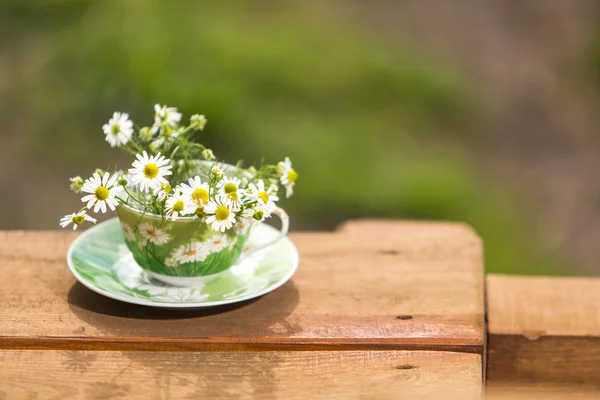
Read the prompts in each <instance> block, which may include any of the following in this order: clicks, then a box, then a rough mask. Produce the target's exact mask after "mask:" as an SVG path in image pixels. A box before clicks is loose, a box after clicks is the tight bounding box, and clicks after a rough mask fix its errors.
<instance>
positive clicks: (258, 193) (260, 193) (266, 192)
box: [246, 179, 279, 204]
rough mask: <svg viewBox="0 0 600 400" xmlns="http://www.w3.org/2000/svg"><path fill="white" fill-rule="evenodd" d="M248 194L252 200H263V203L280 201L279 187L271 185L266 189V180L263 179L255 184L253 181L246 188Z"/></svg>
mask: <svg viewBox="0 0 600 400" xmlns="http://www.w3.org/2000/svg"><path fill="white" fill-rule="evenodd" d="M246 196H247V197H249V198H250V199H252V200H256V201H258V202H262V203H263V204H268V203H274V202H276V201H279V197H278V196H277V187H275V186H273V185H271V186H269V188H268V189H265V181H263V180H262V179H261V180H259V181H258V183H257V184H256V185H255V184H254V183H251V184H250V185H248V189H246Z"/></svg>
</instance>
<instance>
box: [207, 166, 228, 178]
mask: <svg viewBox="0 0 600 400" xmlns="http://www.w3.org/2000/svg"><path fill="white" fill-rule="evenodd" d="M210 173H211V174H213V176H214V177H215V178H217V180H218V181H220V180H221V179H223V177H224V176H225V173H224V172H223V170H222V169H221V168H219V167H212V169H211V170H210Z"/></svg>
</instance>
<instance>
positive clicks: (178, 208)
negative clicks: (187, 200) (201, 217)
mask: <svg viewBox="0 0 600 400" xmlns="http://www.w3.org/2000/svg"><path fill="white" fill-rule="evenodd" d="M173 211H176V212H181V211H183V200H177V201H176V202H175V204H173Z"/></svg>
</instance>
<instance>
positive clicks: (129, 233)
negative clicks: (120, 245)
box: [121, 223, 135, 242]
mask: <svg viewBox="0 0 600 400" xmlns="http://www.w3.org/2000/svg"><path fill="white" fill-rule="evenodd" d="M121 229H122V230H123V236H124V237H125V240H127V241H129V242H133V241H134V240H135V232H134V231H133V228H132V227H131V226H129V225H127V224H125V223H122V224H121Z"/></svg>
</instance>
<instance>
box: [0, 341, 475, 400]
mask: <svg viewBox="0 0 600 400" xmlns="http://www.w3.org/2000/svg"><path fill="white" fill-rule="evenodd" d="M481 391H482V385H481V356H479V355H477V354H468V353H448V352H439V351H438V352H427V351H411V352H407V351H343V352H337V351H319V352H313V351H306V352H286V351H273V352H258V353H256V352H202V353H193V352H176V353H172V352H116V351H115V352H103V351H98V352H92V351H56V350H44V351H37V350H4V351H0V398H7V399H33V398H35V399H61V400H62V399H92V400H93V399H118V398H123V399H125V398H126V399H144V400H146V399H149V398H152V399H168V398H169V399H179V398H185V399H201V398H202V399H203V398H213V399H215V398H218V399H228V398H231V399H248V398H256V399H267V398H269V399H270V398H281V399H317V398H327V399H330V398H350V399H351V398H361V399H403V398H406V399H440V398H443V399H454V398H456V399H467V400H468V399H479V398H480V397H481Z"/></svg>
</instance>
